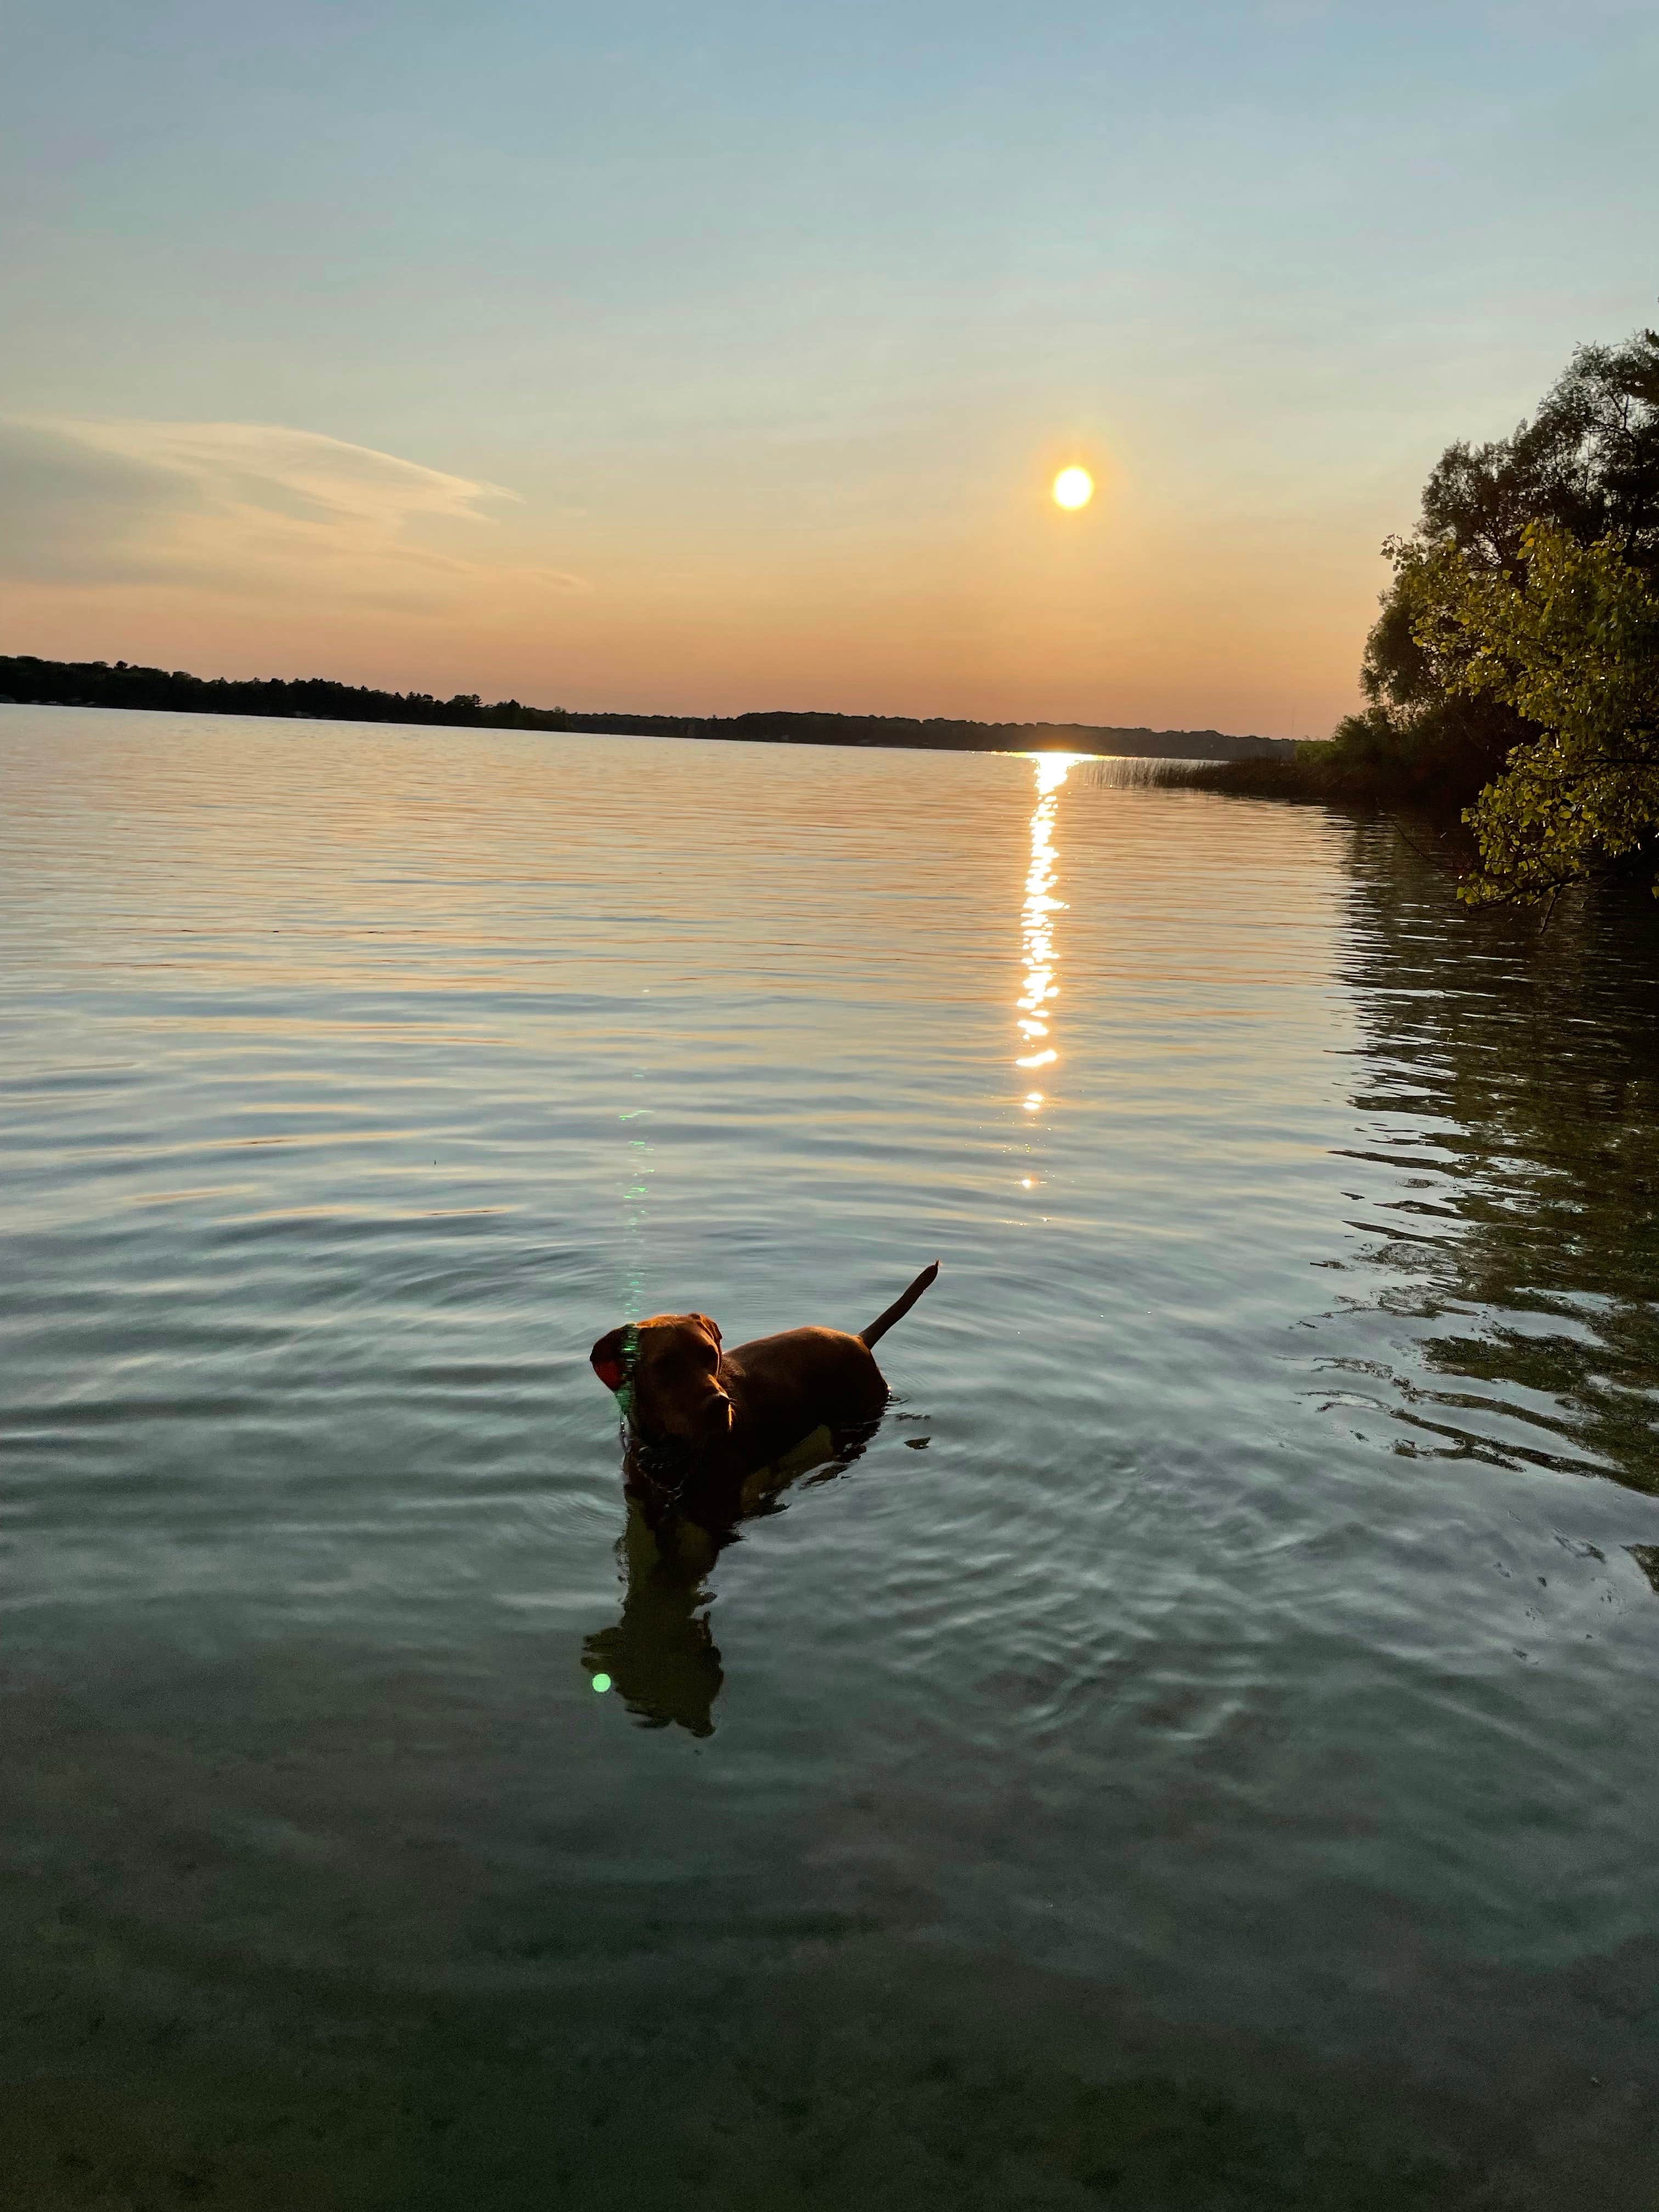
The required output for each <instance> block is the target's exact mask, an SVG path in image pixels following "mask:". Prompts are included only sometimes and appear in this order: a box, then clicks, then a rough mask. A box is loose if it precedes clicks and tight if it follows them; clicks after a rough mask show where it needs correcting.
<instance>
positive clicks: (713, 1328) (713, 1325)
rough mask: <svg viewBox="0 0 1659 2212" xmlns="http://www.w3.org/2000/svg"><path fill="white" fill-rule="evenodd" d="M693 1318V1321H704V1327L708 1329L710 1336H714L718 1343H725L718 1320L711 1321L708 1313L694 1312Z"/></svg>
mask: <svg viewBox="0 0 1659 2212" xmlns="http://www.w3.org/2000/svg"><path fill="white" fill-rule="evenodd" d="M691 1318H692V1320H693V1321H695V1322H701V1323H702V1327H703V1328H706V1329H707V1330H708V1334H710V1336H712V1337H713V1338H714V1341H715V1343H716V1344H723V1343H724V1342H725V1339H724V1337H722V1336H721V1334H720V1323H719V1322H717V1321H710V1320H709V1318H708V1315H707V1314H693V1315H692V1316H691Z"/></svg>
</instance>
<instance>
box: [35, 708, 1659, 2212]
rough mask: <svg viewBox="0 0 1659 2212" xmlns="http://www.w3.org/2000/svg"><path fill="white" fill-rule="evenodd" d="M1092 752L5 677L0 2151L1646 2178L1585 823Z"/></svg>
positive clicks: (84, 2170) (1258, 2197) (1622, 1161)
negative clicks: (678, 1475)
mask: <svg viewBox="0 0 1659 2212" xmlns="http://www.w3.org/2000/svg"><path fill="white" fill-rule="evenodd" d="M1114 778H1115V771H1114V769H1112V767H1111V765H1110V764H1109V763H1107V764H1099V763H1079V764H1077V765H1075V766H1073V767H1072V768H1071V769H1070V770H1069V772H1067V773H1066V774H1065V775H1063V776H1062V775H1061V774H1060V770H1059V769H1057V768H1056V766H1055V765H1054V763H1052V762H1041V763H1039V762H1036V761H1032V760H1030V759H1020V758H1016V757H984V758H974V757H951V756H939V755H934V756H928V755H920V754H904V753H892V752H863V751H854V750H851V749H842V748H834V749H829V748H826V749H823V750H805V749H793V748H784V747H760V746H754V747H748V746H741V745H735V744H690V743H682V744H676V743H673V742H670V741H661V740H653V739H646V738H637V739H617V738H574V737H573V738H543V737H520V736H517V735H510V734H507V733H501V732H459V731H415V730H403V729H396V728H386V727H346V726H331V725H326V724H300V725H297V726H296V725H292V724H283V723H274V722H258V721H247V720H232V719H229V718H226V719H219V718H209V717H172V716H167V715H131V716H124V715H117V714H95V713H91V712H76V711H53V710H46V709H35V708H0V807H3V815H0V957H3V997H0V1237H3V1246H4V1251H5V1255H6V1265H5V1267H4V1271H3V1283H0V1356H3V1380H0V1451H3V1458H0V1480H3V1490H0V1498H3V1506H4V1521H3V1530H4V1536H5V1542H6V1553H5V1571H6V1599H5V1611H4V1631H3V1632H4V1652H5V1659H6V1683H7V1689H8V1701H7V1711H8V1736H9V1742H10V1745H11V1747H12V1748H11V1752H10V1754H9V1761H8V1765H9V1784H10V1788H9V1796H10V1797H11V1801H12V1809H11V1813H10V1815H9V1820H8V1821H7V1824H6V1826H5V1830H4V1842H3V1852H4V1859H3V1871H4V1877H5V1881H6V1885H7V1890H8V1895H9V1910H8V1911H7V1913H6V1916H5V1924H6V1929H7V1932H6V1934H5V1936H4V1937H3V1942H4V1944H5V1947H6V1950H7V1953H8V1954H9V1955H8V1961H7V1963H8V1972H9V1980H10V1984H11V1986H12V1987H13V1989H14V1990H15V1991H17V1992H18V1993H19V1995H18V1996H17V1999H16V2002H15V2003H14V2004H13V2005H12V2007H11V2008H9V2014H10V2016H9V2019H8V2020H7V2022H6V2026H5V2028H4V2032H3V2060H4V2074H5V2078H6V2079H7V2080H8V2081H9V2082H11V2083H12V2084H13V2087H12V2090H11V2098H12V2102H13V2106H14V2110H15V2113H16V2114H17V2115H19V2116H20V2117H21V2125H20V2126H18V2127H16V2128H15V2129H14V2130H11V2131H10V2132H9V2136H8V2138H7V2141H8V2144H9V2148H0V2190H3V2189H9V2191H11V2197H10V2198H9V2199H8V2200H7V2201H17V2202H20V2203H29V2204H30V2205H36V2204H39V2205H53V2204H58V2203H64V2204H71V2203H73V2204H80V2203H106V2202H109V2203H114V2202H120V2203H127V2202H131V2203H143V2204H144V2205H146V2206H149V2205H172V2204H174V2203H179V2204H184V2203H192V2204H197V2205H200V2204H204V2203H207V2204H213V2205H218V2204H221V2203H222V2204H224V2205H226V2206H229V2205H236V2206H239V2207H240V2206H247V2205H263V2204H265V2203H270V2204H271V2205H278V2204H283V2205H286V2204H289V2203H295V2202H299V2201H301V2200H302V2199H303V2200H307V2201H309V2202H310V2203H313V2204H315V2205H318V2206H324V2205H334V2204H339V2205H343V2206H344V2205H351V2206H357V2205H370V2204H376V2205H378V2204H386V2205H388V2206H393V2205H396V2206H404V2205H432V2206H449V2205H452V2204H453V2205H455V2206H461V2205H494V2204H500V2205H503V2206H507V2205H511V2206H517V2205H519V2204H524V2205H531V2204H537V2205H543V2204H547V2203H571V2204H573V2205H580V2206H581V2207H583V2208H586V2207H590V2206H593V2207H608V2206H611V2205H613V2204H614V2205H616V2206H617V2207H622V2206H624V2205H626V2206H629V2207H631V2208H639V2207H651V2206H657V2205H662V2206H669V2205H674V2206H698V2207H701V2206H705V2205H706V2206H708V2207H714V2206H720V2207H726V2206H750V2205H753V2206H755V2207H773V2206H789V2205H793V2204H808V2203H837V2204H839V2203H847V2202H857V2203H861V2204H868V2205H872V2206H887V2205H890V2206H893V2207H895V2208H897V2207H906V2208H908V2207H910V2206H923V2205H927V2206H931V2205H933V2204H935V2203H937V2204H939V2205H941V2206H943V2205H952V2206H955V2205H971V2206H981V2205H983V2206H985V2207H987V2208H988V2207H991V2206H997V2207H1001V2206H1005V2205H1010V2204H1018V2205H1030V2206H1042V2207H1048V2206H1053V2207H1069V2206H1083V2205H1088V2204H1094V2203H1103V2202H1110V2203H1121V2204H1127V2205H1133V2206H1134V2207H1137V2208H1140V2207H1146V2206H1154V2205H1157V2206H1162V2205H1165V2204H1168V2205H1170V2206H1181V2207H1186V2206H1189V2205H1190V2206H1194V2207H1196V2206H1205V2207H1208V2206H1212V2205H1214V2206H1231V2205H1233V2204H1245V2203H1249V2204H1255V2203H1263V2204H1275V2205H1286V2204H1314V2203H1318V2204H1326V2203H1329V2204H1331V2205H1343V2206H1352V2205H1360V2204H1364V2205H1370V2204H1373V2203H1374V2204H1376V2205H1378V2206H1384V2205H1388V2206H1392V2205H1396V2204H1416V2203H1433V2204H1437V2205H1438V2204H1456V2205H1459V2206H1462V2205H1466V2204H1467V2205H1470V2206H1474V2205H1476V2204H1480V2205H1483V2206H1484V2205H1488V2204H1491V2205H1498V2204H1504V2205H1507V2204H1510V2203H1515V2204H1522V2203H1526V2204H1534V2203H1535V2204H1539V2205H1551V2204H1556V2203H1577V2202H1580V2201H1582V2198H1583V2193H1584V2192H1585V2191H1587V2190H1594V2191H1595V2192H1596V2193H1598V2194H1599V2196H1600V2197H1601V2202H1602V2203H1604V2204H1607V2205H1622V2204H1625V2203H1629V2204H1631V2205H1632V2206H1635V2205H1638V2204H1640V2205H1648V2204H1650V2203H1652V2201H1653V2185H1652V2178H1651V2177H1652V2172H1653V2167H1652V2164H1651V2161H1652V2159H1653V2156H1654V2154H1655V2149H1656V2139H1655V2134H1654V2120H1653V2114H1654V2110H1655V2106H1654V2101H1653V2098H1654V2090H1655V2087H1656V2083H1659V2047H1656V2044H1659V2039H1656V2019H1655V2011H1654V2002H1653V1995H1652V1990H1653V1978H1654V1970H1655V1967H1656V1965H1659V1903H1656V1893H1655V1883H1654V1875H1653V1863H1654V1855H1653V1838H1654V1836H1655V1833H1656V1832H1659V1755H1656V1754H1659V1719H1656V1711H1655V1699H1654V1695H1653V1680H1654V1674H1655V1669H1656V1664H1659V1495H1656V1493H1659V1317H1656V1305H1655V1297H1656V1290H1659V962H1656V957H1655V956H1656V951H1659V930H1656V924H1655V920H1654V916H1653V913H1652V909H1651V904H1650V902H1644V901H1643V900H1641V899H1639V898H1638V897H1637V896H1633V895H1632V896H1629V897H1622V896H1621V897H1619V898H1611V897H1610V898H1607V899H1603V900H1601V901H1592V902H1586V903H1585V904H1583V906H1582V907H1580V908H1577V909H1576V910H1574V911H1571V912H1567V911H1565V910H1564V911H1563V912H1562V913H1560V914H1558V915H1557V916H1556V918H1555V920H1554V921H1553V923H1552V925H1551V927H1550V929H1549V931H1548V932H1547V933H1546V934H1545V935H1543V936H1542V937H1541V936H1540V935H1539V933H1538V930H1537V925H1536V921H1535V919H1530V920H1528V919H1526V918H1518V917H1513V916H1507V915H1481V916H1473V917H1472V916H1469V915H1466V914H1465V913H1463V912H1462V910H1461V909H1459V908H1457V907H1456V905H1455V901H1454V900H1453V899H1452V897H1451V895H1450V890H1449V883H1448V880H1447V878H1446V876H1445V874H1444V872H1443V870H1442V869H1441V868H1440V867H1439V866H1437V864H1436V860H1435V857H1434V855H1433V854H1431V853H1427V852H1425V851H1422V850H1420V849H1419V848H1417V847H1416V846H1414V845H1412V844H1408V843H1407V842H1405V841H1404V840H1403V839H1402V838H1401V836H1398V835H1396V834H1395V831H1394V830H1393V829H1391V828H1389V826H1387V825H1377V824H1363V823H1361V824H1356V823H1350V822H1348V821H1346V820H1344V819H1343V818H1341V817H1338V816H1335V815H1333V814H1329V813H1327V812H1325V811H1322V810H1318V809H1311V808H1310V809H1301V808H1289V807H1274V806H1271V805H1255V804H1249V803H1244V802H1232V801H1227V800H1223V799H1213V798H1211V797H1208V796H1206V795H1204V794H1200V793H1183V792H1170V791H1164V790H1158V789H1149V788H1146V787H1135V786H1132V785H1131V786H1125V785H1123V784H1121V783H1119V782H1116V781H1115V780H1114ZM1051 992H1052V993H1053V994H1054V995H1052V996H1050V995H1048V994H1049V993H1051ZM1022 1021H1024V1023H1026V1024H1041V1025H1042V1027H1041V1030H1038V1029H1036V1028H1032V1027H1028V1028H1026V1029H1025V1030H1022V1029H1021V1027H1020V1024H1021V1023H1022ZM1050 1053H1052V1054H1054V1057H1053V1058H1052V1059H1046V1058H1044V1057H1042V1056H1043V1055H1045V1054H1050ZM1022 1062H1025V1063H1031V1062H1036V1063H1038V1064H1036V1065H1030V1064H1027V1065H1021V1064H1020V1063H1022ZM933 1258H938V1259H939V1261H941V1263H942V1272H941V1274H940V1278H939V1282H938V1284H937V1285H935V1287H934V1288H933V1290H932V1291H930V1292H929V1293H928V1294H927V1297H926V1298H925V1299H924V1300H923V1302H922V1304H921V1305H920V1306H919V1307H918V1308H917V1309H916V1310H915V1312H914V1313H913V1314H912V1315H911V1316H909V1317H908V1319H907V1320H906V1321H905V1322H902V1324H901V1325H900V1327H899V1328H897V1329H896V1330H895V1332H894V1333H893V1334H892V1335H891V1336H890V1338H889V1339H888V1340H887V1341H886V1342H885V1344H884V1346H883V1350H882V1357H883V1364H884V1368H885V1369H886V1371H887V1373H888V1376H889V1378H890V1382H891V1384H892V1386H893V1389H894V1392H895V1401H894V1404H893V1407H891V1409H890V1413H889V1415H888V1417H887V1419H886V1420H885V1422H884V1425H883V1426H882V1428H881V1430H880V1431H879V1432H878V1435H877V1436H876V1437H875V1438H874V1439H873V1440H872V1442H871V1443H870V1444H869V1445H868V1447H867V1449H865V1450H864V1452H863V1453H862V1454H861V1455H860V1456H858V1457H856V1458H855V1459H854V1460H853V1461H852V1462H850V1463H849V1464H848V1466H847V1467H846V1468H845V1470H844V1471H843V1472H842V1473H841V1474H838V1475H836V1474H834V1470H833V1468H829V1469H824V1468H820V1469H818V1470H817V1473H818V1474H821V1475H822V1474H825V1473H828V1474H830V1475H831V1476H832V1478H833V1479H830V1480H819V1481H813V1480H811V1479H810V1478H808V1479H806V1480H803V1481H801V1482H799V1483H798V1484H797V1485H796V1486H794V1487H793V1489H791V1490H790V1491H788V1492H787V1493H786V1494H785V1495H784V1496H783V1497H782V1498H781V1500H780V1501H779V1504H780V1506H781V1510H775V1511H773V1512H771V1513H769V1514H767V1515H764V1516H761V1517H757V1518H756V1519H753V1520H751V1521H750V1522H747V1523H746V1524H745V1525H744V1528H743V1530H742V1532H741V1536H740V1540H739V1541H737V1542H736V1543H733V1544H732V1545H731V1546H729V1547H727V1548H726V1550H725V1551H724V1552H723V1553H720V1555H719V1556H718V1558H715V1557H714V1551H713V1547H712V1546H702V1547H701V1548H700V1546H699V1541H698V1540H697V1539H696V1536H695V1534H689V1535H688V1536H687V1537H686V1538H685V1539H684V1541H683V1542H682V1543H680V1545H679V1546H678V1547H677V1548H676V1549H675V1550H674V1551H673V1553H672V1554H671V1556H669V1557H667V1558H664V1557H662V1556H660V1555H659V1553H658V1552H657V1551H656V1550H655V1549H653V1545H652V1543H651V1541H650V1540H649V1539H648V1538H647V1537H646V1536H645V1535H644V1534H643V1533H642V1532H641V1531H639V1530H637V1529H636V1530H635V1531H634V1532H633V1534H632V1537H631V1539H630V1538H627V1537H625V1531H624V1513H623V1500H622V1496H621V1489H620V1483H619V1478H618V1451H617V1437H616V1431H615V1421H614V1416H613V1413H612V1411H611V1404H610V1401H609V1400H608V1399H607V1398H606V1396H605V1393H604V1392H603V1391H602V1390H601V1389H599V1386H598V1384H597V1383H595V1381H594V1379H593V1377H592V1375H591V1373H590V1372H589V1370H588V1367H587V1364H586V1352H587V1348H588V1346H589V1345H590V1344H591V1343H592V1340H593V1339H594V1338H595V1337H596V1336H597V1335H599V1334H600V1333H601V1332H602V1331H603V1330H604V1329H605V1328H608V1327H609V1326H611V1324H612V1323H613V1322H617V1321H618V1320H621V1319H623V1318H625V1317H627V1316H629V1315H630V1314H637V1313H641V1312H647V1311H651V1310H658V1309H659V1308H665V1307H668V1308H677V1309H683V1308H685V1307H688V1306H695V1307H700V1308H702V1309H704V1310H708V1311H709V1312H712V1313H713V1314H714V1315H715V1316H717V1318H718V1319H719V1320H720V1323H721V1325H722V1326H723V1328H724V1329H725V1331H726V1337H727V1340H728V1341H735V1340H737V1339H738V1338H739V1337H741V1336H744V1335H747V1334H759V1333H761V1332H763V1330H765V1329H768V1328H774V1327H779V1326H785V1325H787V1324H788V1323H790V1322H796V1321H828V1322H834V1323H836V1324H838V1325H842V1326H846V1327H849V1328H858V1327H860V1325H861V1324H862V1323H863V1322H866V1321H867V1320H868V1319H870V1318H871V1317H872V1316H873V1315H874V1314H875V1313H876V1312H877V1311H878V1310H879V1309H880V1308H881V1307H882V1306H884V1305H885V1304H887V1303H888V1302H889V1300H890V1298H891V1297H893V1296H894V1295H895V1294H896V1291H898V1290H899V1289H900V1288H901V1287H902V1285H904V1284H905V1283H906V1282H907V1281H908V1279H910V1277H911V1276H912V1275H913V1274H914V1273H915V1272H916V1270H917V1269H918V1268H919V1267H921V1265H922V1264H923V1262H925V1261H927V1260H929V1259H933ZM606 1676H609V1677H610V1679H611V1688H610V1690H609V1691H608V1692H604V1693H601V1694H596V1693H595V1682H596V1680H603V1679H605V1677H606ZM123 2192H125V2193H123Z"/></svg>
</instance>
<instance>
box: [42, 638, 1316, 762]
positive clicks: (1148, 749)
mask: <svg viewBox="0 0 1659 2212" xmlns="http://www.w3.org/2000/svg"><path fill="white" fill-rule="evenodd" d="M0 701H9V702H14V703H15V702H27V703H29V704H30V705H39V706H58V707H128V708H149V709H163V710H167V711H170V712H172V713H174V714H274V715H277V716H283V715H286V716H289V717H290V718H292V717H294V716H301V717H305V718H309V719H311V720H317V721H330V722H427V723H441V724H443V725H445V726H455V727H457V728H460V729H491V730H591V731H599V732H606V731H610V732H617V734H618V735H622V736H630V737H634V736H639V737H659V738H743V739H752V740H757V741H760V742H770V743H774V744H799V745H913V746H914V745H920V746H927V747H932V748H936V749H939V750H945V751H951V752H1018V751H1029V750H1032V749H1034V748H1048V750H1063V751H1068V752H1079V753H1133V754H1142V755H1146V756H1148V757H1152V758H1155V759H1164V760H1272V759H1275V758H1277V757H1280V756H1281V755H1285V754H1288V753H1289V752H1290V751H1291V750H1292V745H1291V740H1290V739H1288V738H1238V737H1229V736H1227V735H1225V733H1224V732H1222V731H1220V730H1144V729H1136V730H1117V729H1109V728H1103V727H1097V726H1093V725H1091V724H1087V723H1082V722H959V721H950V720H945V719H943V718H942V717H941V718H933V719H929V720H926V721H920V720H916V719H915V718H914V717H913V716H910V715H906V714H793V713H789V712H787V711H783V710H780V711H777V712H774V713H770V714H729V715H728V714H611V713H600V714H591V713H587V712H585V711H583V710H581V709H580V708H566V707H526V706H524V705H522V704H521V703H520V702H519V701H518V700H517V699H498V700H497V701H496V702H495V704H494V705H493V706H486V705H485V704H484V702H483V700H482V699H481V698H480V697H479V696H478V695H477V692H476V691H470V692H469V691H458V692H457V693H456V694H455V696H454V697H453V699H435V698H434V697H433V696H432V695H431V693H430V692H428V691H374V690H369V689H368V687H367V686H364V685H359V684H333V683H331V682H329V681H328V680H327V679H326V678H324V677H319V676H310V677H297V678H283V677H277V676H271V677H253V678H245V679H239V678H227V677H222V676H216V677H202V676H191V675H188V674H187V673H186V672H185V671H184V670H183V669H181V668H175V669H173V670H167V669H165V668H138V667H135V666H132V665H130V664H129V663H128V662H126V661H125V660H118V661H115V662H113V663H111V662H109V661H105V660H40V659H36V658H35V656H34V655H33V653H17V654H13V655H6V654H0Z"/></svg>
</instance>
